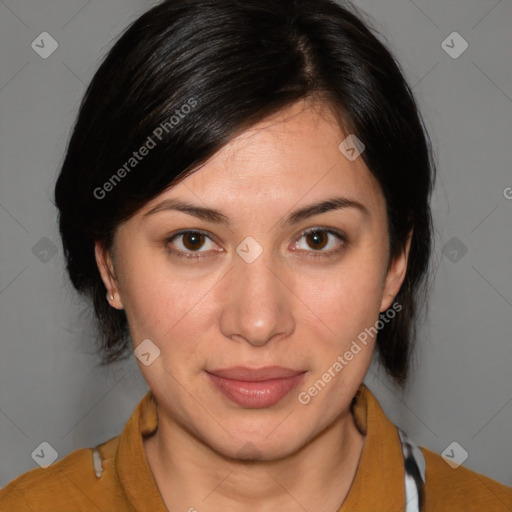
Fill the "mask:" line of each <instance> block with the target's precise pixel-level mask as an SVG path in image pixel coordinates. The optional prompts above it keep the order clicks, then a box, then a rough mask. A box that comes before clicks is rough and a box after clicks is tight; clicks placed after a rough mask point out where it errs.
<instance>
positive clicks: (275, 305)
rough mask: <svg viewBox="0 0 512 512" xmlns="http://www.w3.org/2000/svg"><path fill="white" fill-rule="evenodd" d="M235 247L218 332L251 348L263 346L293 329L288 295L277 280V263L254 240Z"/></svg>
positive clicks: (268, 250) (271, 255)
mask: <svg viewBox="0 0 512 512" xmlns="http://www.w3.org/2000/svg"><path fill="white" fill-rule="evenodd" d="M248 238H249V239H245V240H244V241H243V242H242V243H241V244H239V246H238V247H237V250H236V251H237V255H236V257H235V261H234V268H233V270H232V271H231V272H230V273H229V275H230V277H229V279H230V283H229V286H228V289H227V293H228V294H229V295H230V297H229V298H228V299H227V300H226V302H225V304H226V307H225V308H224V310H223V312H222V321H221V328H222V330H223V331H224V334H225V336H227V337H236V338H240V337H241V338H243V339H245V340H246V341H247V342H248V343H250V344H252V345H264V344H266V343H267V342H268V341H269V340H270V339H271V338H272V337H274V336H275V335H276V334H278V333H281V334H284V333H288V334H289V331H290V329H291V328H292V324H293V322H292V317H291V311H290V306H291V305H290V301H289V298H287V297H286V295H287V294H290V291H289V290H288V289H287V288H286V286H285V285H284V284H283V283H282V282H281V280H280V279H279V278H278V276H279V268H280V265H279V262H276V261H274V258H273V254H272V251H271V250H270V249H265V250H264V249H263V247H262V246H261V245H260V244H259V243H258V242H256V240H254V239H250V238H251V237H248Z"/></svg>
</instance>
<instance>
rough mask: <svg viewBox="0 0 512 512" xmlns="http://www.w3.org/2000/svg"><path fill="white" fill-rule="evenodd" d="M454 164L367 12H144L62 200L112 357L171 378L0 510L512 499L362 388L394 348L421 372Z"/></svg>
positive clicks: (119, 47) (89, 111) (398, 366)
mask: <svg viewBox="0 0 512 512" xmlns="http://www.w3.org/2000/svg"><path fill="white" fill-rule="evenodd" d="M434 173H435V165H434V163H433V158H432V151H431V146H430V142H429V138H428V134H427V133H426V130H425V129H424V125H423V122H422V119H421V115H420V113H419V112H418V108H417V105H416V102H415V99H414V97H413V95H412V93H411V91H410V89H409V87H408V85H407V84H406V82H405V80H404V77H403V74H402V72H401V71H400V68H399V65H398V64H397V63H396V62H395V60H394V59H393V57H392V55H391V54H390V53H389V51H388V50H387V49H386V48H385V47H384V46H383V45H382V44H381V43H380V42H379V41H378V39H377V38H376V37H375V36H374V35H373V34H372V33H371V32H370V30H369V29H368V28H367V26H366V25H365V24H364V23H363V21H362V20H361V16H356V14H354V12H353V11H352V10H349V9H348V8H343V7H340V6H338V5H337V4H335V3H332V2H330V1H329V0H301V1H298V0H297V1H292V0H173V1H164V2H162V3H161V4H159V5H157V6H156V7H154V8H152V9H151V10H150V11H148V12H147V13H145V14H144V15H143V16H141V17H140V18H139V19H138V20H137V21H135V23H133V24H132V26H131V27H129V29H128V30H127V31H126V32H125V33H124V34H123V36H122V37H121V39H120V40H119V41H118V42H117V43H116V44H115V46H114V47H113V48H112V50H111V51H110V52H109V54H108V56H107V58H106V59H105V61H104V62H103V63H102V65H101V67H100V68H99V70H98V71H97V73H96V75H95V77H94V79H93V80H92V82H91V84H90V86H89V88H88V90H87V92H86V95H85V98H84V101H83V104H82V106H81V109H80V113H79V116H78V119H77V123H76V126H75V127H74V131H73V134H72V137H71V140H70V142H69V146H68V148H67V154H66V158H65V160H64V163H63V166H62V169H61V173H60V175H59V178H58V181H57V184H56V189H55V199H56V204H57V207H58V209H59V214H60V216H59V222H60V232H61V236H62V241H63V246H64V251H65V256H66V260H67V270H68V272H69V275H70V278H71V281H72V283H73V285H74V286H75V287H76V288H77V290H79V291H80V292H82V293H84V294H85V295H86V296H88V297H90V298H91V299H92V302H93V304H94V309H95V313H96V317H97V320H98V326H99V334H100V338H99V339H100V341H101V350H102V354H103V362H104V363H110V362H113V361H116V360H118V359H121V358H122V357H126V356H131V354H132V352H133V353H134V355H135V356H136V357H137V361H138V364H139V367H140V370H141V372H142V375H143V376H144V379H145V380H146V381H147V383H148V385H149V388H150V390H149V391H148V393H147V394H146V396H145V397H144V398H143V399H142V400H141V402H140V403H139V405H138V406H137V408H136V409H135V411H134V413H133V415H132V417H131V418H130V420H129V421H128V423H127V424H126V426H125V428H124V430H123V432H122V433H121V435H120V436H118V437H115V438H113V439H111V440H108V441H106V442H105V443H103V444H101V445H99V446H97V447H91V448H87V449H80V450H76V451H75V452H73V453H71V454H70V455H68V456H67V457H65V458H64V459H63V460H61V461H57V462H55V463H54V464H52V465H51V466H50V467H48V468H45V469H37V470H33V471H30V472H28V473H25V474H24V475H21V476H20V477H18V478H17V479H15V480H14V481H13V482H11V483H10V484H9V485H7V486H6V487H5V488H4V489H2V491H1V493H0V510H1V511H9V512H16V511H21V510H34V511H35V510H38V511H46V510H48V511H50V510H51V511H52V512H60V511H85V510H87V511H89V510H100V511H109V512H110V511H127V510H137V511H146V510H147V511H151V512H155V511H164V510H189V511H193V510H199V511H201V510H210V511H217V510H223V511H225V510H232V511H240V510H261V511H263V510H281V511H295V510H297V511H298V510H302V511H303V510H309V511H314V510H322V511H329V510H332V511H337V510H340V511H356V510H357V511H370V510H371V511H380V510H382V511H395V510H396V511H399V510H406V511H407V512H409V511H412V510H420V509H421V510H426V511H439V510H450V511H454V510H464V511H470V510H473V511H488V512H489V511H501V510H503V511H505V510H511V509H512V491H511V490H510V489H509V488H507V487H505V486H503V485H501V484H499V483H498V482H495V481H493V480H491V479H489V478H487V477H485V476H483V475H479V474H477V473H475V472H472V471H470V470H468V469H466V468H464V467H458V468H457V469H456V470H455V469H453V468H452V467H450V465H448V464H447V463H446V462H445V461H444V460H443V459H442V458H441V457H440V456H439V455H437V454H435V453H433V452H431V451H429V450H428V449H425V448H421V449H419V448H418V447H417V446H415V445H414V443H412V442H411V441H410V440H408V439H407V437H406V435H405V434H404V433H403V432H401V431H400V430H399V429H397V427H395V426H394V425H393V424H392V423H391V422H390V421H389V420H388V419H387V418H386V416H385V414H384V412H383V411H382V409H381V408H380V406H379V404H378V402H377V400H376V399H375V397H374V396H373V394H372V393H371V391H370V390H369V389H368V388H367V387H366V386H365V385H364V384H363V379H364V377H365V374H366V372H367V370H368V367H369V364H370V361H371V359H372V355H373V353H374V351H375V350H377V351H378V354H379V358H380V361H381V363H382V364H383V366H384V368H385V369H386V371H387V372H388V374H389V375H390V376H391V377H392V378H394V379H395V380H396V382H397V383H399V384H401V385H403V384H404V383H405V382H406V379H407V376H408V366H409V364H408V363H409V358H410V354H411V349H412V344H413V340H414V321H415V318H416V314H417V308H418V303H419V300H420V298H421V295H422V293H423V292H422V290H424V284H425V278H426V276H427V270H428V263H429V255H430V249H431V229H432V228H431V214H430V206H429V200H430V194H431V190H432V186H433V180H434Z"/></svg>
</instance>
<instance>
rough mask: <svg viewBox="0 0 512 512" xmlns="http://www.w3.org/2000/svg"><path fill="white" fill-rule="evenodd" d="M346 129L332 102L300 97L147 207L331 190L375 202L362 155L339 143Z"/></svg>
mask: <svg viewBox="0 0 512 512" xmlns="http://www.w3.org/2000/svg"><path fill="white" fill-rule="evenodd" d="M347 135H348V134H345V133H343V132H342V130H341V128H340V126H339V123H338V121H337V120H336V118H335V116H334V114H333V113H332V111H331V109H330V108H329V106H328V105H326V104H323V103H319V102H315V103H311V102H306V101H303V100H301V101H299V102H296V103H294V104H293V105H291V106H289V107H287V108H285V109H283V110H281V111H279V112H278V113H276V114H274V115H272V116H269V117H267V118H266V119H264V120H263V121H261V122H259V123H257V124H255V125H253V126H252V127H250V128H249V129H246V130H244V131H242V132H241V133H240V134H238V135H236V136H235V137H233V138H232V139H231V140H230V141H229V142H228V143H227V144H226V145H224V146H223V147H222V148H221V149H220V150H219V151H217V152H216V153H215V154H214V155H213V156H212V157H211V158H210V159H209V160H208V161H207V162H206V163H205V164H204V165H202V166H201V167H200V168H199V169H198V170H196V171H195V172H193V173H192V174H190V175H189V176H188V177H187V178H185V179H184V180H183V181H181V182H180V183H178V184H177V185H175V186H172V187H171V188H169V189H168V190H166V191H165V192H164V193H162V194H161V195H160V196H159V197H157V198H155V199H154V200H153V201H151V202H150V203H149V204H148V205H146V207H145V208H144V212H147V211H149V210H150V209H151V208H152V207H154V205H155V204H157V203H158V202H159V201H161V200H162V199H167V198H175V197H179V198H184V197H187V198H189V199H195V201H196V202H198V203H201V202H203V203H206V204H209V205H212V206H213V204H215V206H222V207H223V209H236V210H240V209H241V208H243V209H248V208H251V207H252V208H253V209H255V210H258V208H266V207H267V206H268V205H269V203H273V204H277V205H281V206H282V207H285V206H291V205H297V204H302V203H303V204H308V203H311V202H312V201H315V200H321V199H325V196H326V194H328V195H329V196H332V195H343V196H346V197H348V198H349V199H354V200H358V201H360V202H364V203H366V205H368V203H370V205H371V204H372V203H373V204H374V205H376V204H377V203H379V201H380V202H382V201H383V197H382V194H381V192H380V187H379V186H378V183H377V181H376V179H375V178H374V177H373V175H372V174H371V173H370V171H369V170H368V168H367V166H366V164H365V163H364V161H363V159H362V158H361V157H359V158H357V159H355V160H353V161H350V160H349V159H347V158H346V157H345V156H344V155H343V154H342V152H341V151H340V149H339V146H340V144H341V142H342V141H343V140H344V139H345V138H346V137H347ZM377 206H378V205H377Z"/></svg>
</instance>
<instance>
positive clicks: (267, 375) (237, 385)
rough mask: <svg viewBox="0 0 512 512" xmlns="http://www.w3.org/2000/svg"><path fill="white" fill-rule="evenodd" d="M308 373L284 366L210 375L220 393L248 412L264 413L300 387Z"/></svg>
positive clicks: (228, 370) (242, 368) (214, 372)
mask: <svg viewBox="0 0 512 512" xmlns="http://www.w3.org/2000/svg"><path fill="white" fill-rule="evenodd" d="M306 373H307V371H298V370H293V369H291V368H283V367H280V366H268V367H265V368H257V369H251V368H246V367H241V366H237V367H232V368H222V369H216V370H210V371H206V375H207V376H208V378H209V379H210V381H211V382H212V384H213V385H214V386H215V388H216V389H217V390H219V391H220V392H221V393H222V394H223V395H224V396H225V397H226V398H228V399H229V400H231V401H232V402H235V403H236V404H238V405H240V406H241V407H245V408H248V409H263V408H266V407H271V406H273V405H275V404H277V403H278V402H280V401H281V400H282V399H283V398H284V397H285V396H286V395H288V394H289V393H290V391H292V389H294V388H295V387H297V386H298V385H299V383H300V382H301V381H302V380H303V379H304V377H305V375H306Z"/></svg>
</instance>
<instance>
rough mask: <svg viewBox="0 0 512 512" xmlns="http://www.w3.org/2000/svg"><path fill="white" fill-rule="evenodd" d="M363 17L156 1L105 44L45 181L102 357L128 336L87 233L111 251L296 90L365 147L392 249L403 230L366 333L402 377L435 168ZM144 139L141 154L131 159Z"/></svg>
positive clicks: (416, 118) (398, 80) (320, 9)
mask: <svg viewBox="0 0 512 512" xmlns="http://www.w3.org/2000/svg"><path fill="white" fill-rule="evenodd" d="M364 19H365V15H364V13H362V12H360V11H359V10H358V9H356V8H355V7H354V6H353V5H351V4H349V3H348V2H346V3H344V6H341V5H339V4H337V3H334V2H333V1H330V0H167V1H164V2H162V3H160V4H159V5H157V6H156V7H154V8H152V9H151V10H149V11H148V12H146V13H145V14H143V15H142V16H141V17H140V18H138V19H137V20H136V21H135V22H134V23H133V24H132V25H131V26H130V27H128V29H127V30H126V31H125V32H124V33H123V34H122V36H121V37H120V38H119V40H118V41H117V42H116V43H115V45H114V46H113V47H112V49H111V50H110V51H109V52H108V54H107V55H106V58H105V59H104V60H103V62H102V64H101V65H100V67H99V69H98V70H97V72H96V74H95V75H94V78H93V79H92V81H91V83H90V85H89V87H88V88H87V91H86V94H85V97H84V99H83V102H82V104H81V107H80V111H79V115H78V118H77V120H76V124H75V126H74V129H73V132H72V135H71V138H70V141H69V144H68V147H67V152H66V155H65V159H64V162H63V165H62V169H61V172H60V175H59V177H58V180H57V183H56V187H55V201H56V205H57V208H58V210H59V227H60V233H61V237H62V243H63V247H64V255H65V258H66V262H67V270H68V272H69V276H70V278H71V281H72V283H73V285H74V286H75V288H76V289H77V290H78V291H79V292H82V293H83V294H85V295H86V296H88V297H89V298H90V299H91V300H92V303H93V305H94V311H95V316H96V319H97V326H98V327H99V329H98V333H99V348H100V351H101V353H102V364H109V363H111V362H114V361H116V360H119V359H121V358H123V357H126V356H129V355H130V354H131V350H130V348H131V343H130V339H129V330H128V325H127V319H126V314H125V312H124V311H118V310H116V309H114V308H112V307H110V306H109V304H108V302H107V301H106V299H105V295H106V289H105V287H104V285H103V282H102V280H101V277H100V274H99V271H98V268H97V265H96V261H95V257H94V242H95V240H99V241H101V242H102V243H103V244H104V245H105V246H106V248H107V249H110V248H111V247H112V241H113V235H114V233H115V231H116V228H117V227H118V226H119V225H120V224H121V223H122V222H123V221H125V220H127V219H128V218H130V217H131V216H132V215H133V214H135V213H136V212H137V211H138V210H139V209H140V208H141V207H143V206H144V205H145V204H146V203H147V202H148V201H150V200H151V199H153V198H154V197H156V196H157V195H159V194H160V193H162V192H163V191H164V190H165V189H167V188H169V187H170V186H171V185H173V184H176V183H178V181H179V180H181V179H183V178H184V177H186V176H187V175H189V174H190V173H191V172H194V170H196V169H197V168H198V167H199V166H200V165H201V164H202V163H204V162H205V161H206V160H207V159H208V158H210V157H211V156H212V155H213V154H214V153H215V152H216V151H218V150H219V149H220V148H221V147H222V146H223V145H224V144H226V143H227V142H228V141H229V140H230V139H231V138H232V137H233V136H234V135H235V134H237V133H240V132H241V130H243V129H244V128H247V127H250V126H251V125H252V124H254V123H255V122H257V121H260V120H262V119H263V118H265V117H266V116H267V115H269V114H272V113H275V112H277V111H279V110H280V109H282V108H284V107H286V106H289V105H290V104H292V103H294V102H296V101H297V100H299V99H301V98H310V97H321V98H323V100H324V101H325V102H326V103H328V104H329V105H330V106H331V107H332V108H333V109H334V110H335V111H336V112H338V113H339V120H340V124H341V126H342V128H343V130H344V132H345V133H352V134H355V135H356V136H357V137H358V138H359V139H360V140H361V141H363V143H364V144H365V146H366V149H365V151H364V152H363V154H362V156H361V157H362V158H363V159H364V161H365V163H366V165H367V166H368V168H369V169H370V171H371V172H372V174H373V175H374V176H375V177H376V179H377V180H378V182H379V183H380V186H381V189H382V192H383V194H384V197H385V199H386V204H387V211H388V224H389V236H390V247H391V253H390V257H391V258H392V257H394V256H396V255H397V254H398V253H399V251H400V250H401V249H402V248H403V247H404V244H405V242H406V240H407V235H408V233H409V231H410V230H411V229H413V233H414V234H413V237H412V242H411V250H410V255H409V263H408V268H407V274H406V277H405V281H404V283H403V285H402V287H401V289H400V291H399V293H398V295H397V297H396V301H397V302H399V303H400V305H401V306H402V310H401V311H400V313H399V314H397V315H396V316H395V317H394V318H393V319H392V320H391V321H389V322H386V323H385V325H384V327H383V328H382V329H381V330H380V332H379V334H378V337H377V347H378V351H379V356H380V360H381V362H382V363H383V365H384V367H385V368H386V370H387V372H388V373H389V374H390V375H391V376H392V377H393V378H394V379H395V380H396V382H397V383H399V384H402V385H403V384H404V383H405V379H406V377H407V373H408V367H409V359H410V354H411V347H412V344H413V341H414V339H415V327H416V316H417V309H418V299H419V295H420V294H422V291H421V290H423V289H424V288H425V286H424V285H425V281H426V279H425V278H426V276H427V275H428V273H427V270H428V264H429V258H430V253H431V244H432V225H431V224H432V222H431V213H430V205H429V202H430V195H431V191H432V186H433V180H434V176H435V165H434V162H433V157H432V149H431V144H430V140H429V137H428V133H427V130H426V129H425V126H424V122H423V120H422V117H421V114H420V112H419V108H418V106H417V104H416V101H415V98H414V96H413V94H412V91H411V89H410V88H409V86H408V84H407V83H406V80H405V78H404V75H403V72H402V71H401V68H400V66H399V64H398V63H397V62H396V60H395V59H394V57H393V56H392V55H391V53H390V52H389V50H388V49H387V48H386V47H385V46H384V44H383V43H381V42H380V41H379V38H378V37H377V32H376V31H375V29H373V28H370V27H371V25H370V24H369V22H368V21H366V20H365V21H363V20H364ZM149 138H151V140H152V141H153V142H155V145H154V146H152V145H151V144H150V141H149ZM340 142H341V141H340ZM142 146H146V147H148V148H149V150H148V151H147V154H146V156H144V158H143V159H142V158H141V159H140V160H139V159H135V157H134V153H133V152H134V151H136V150H138V149H139V148H141V147H142ZM149 146H152V147H149ZM131 158H132V159H134V160H130V159H131ZM135 160H136V161H135ZM128 162H129V165H128V164H127V163H128ZM123 169H124V172H123Z"/></svg>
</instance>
